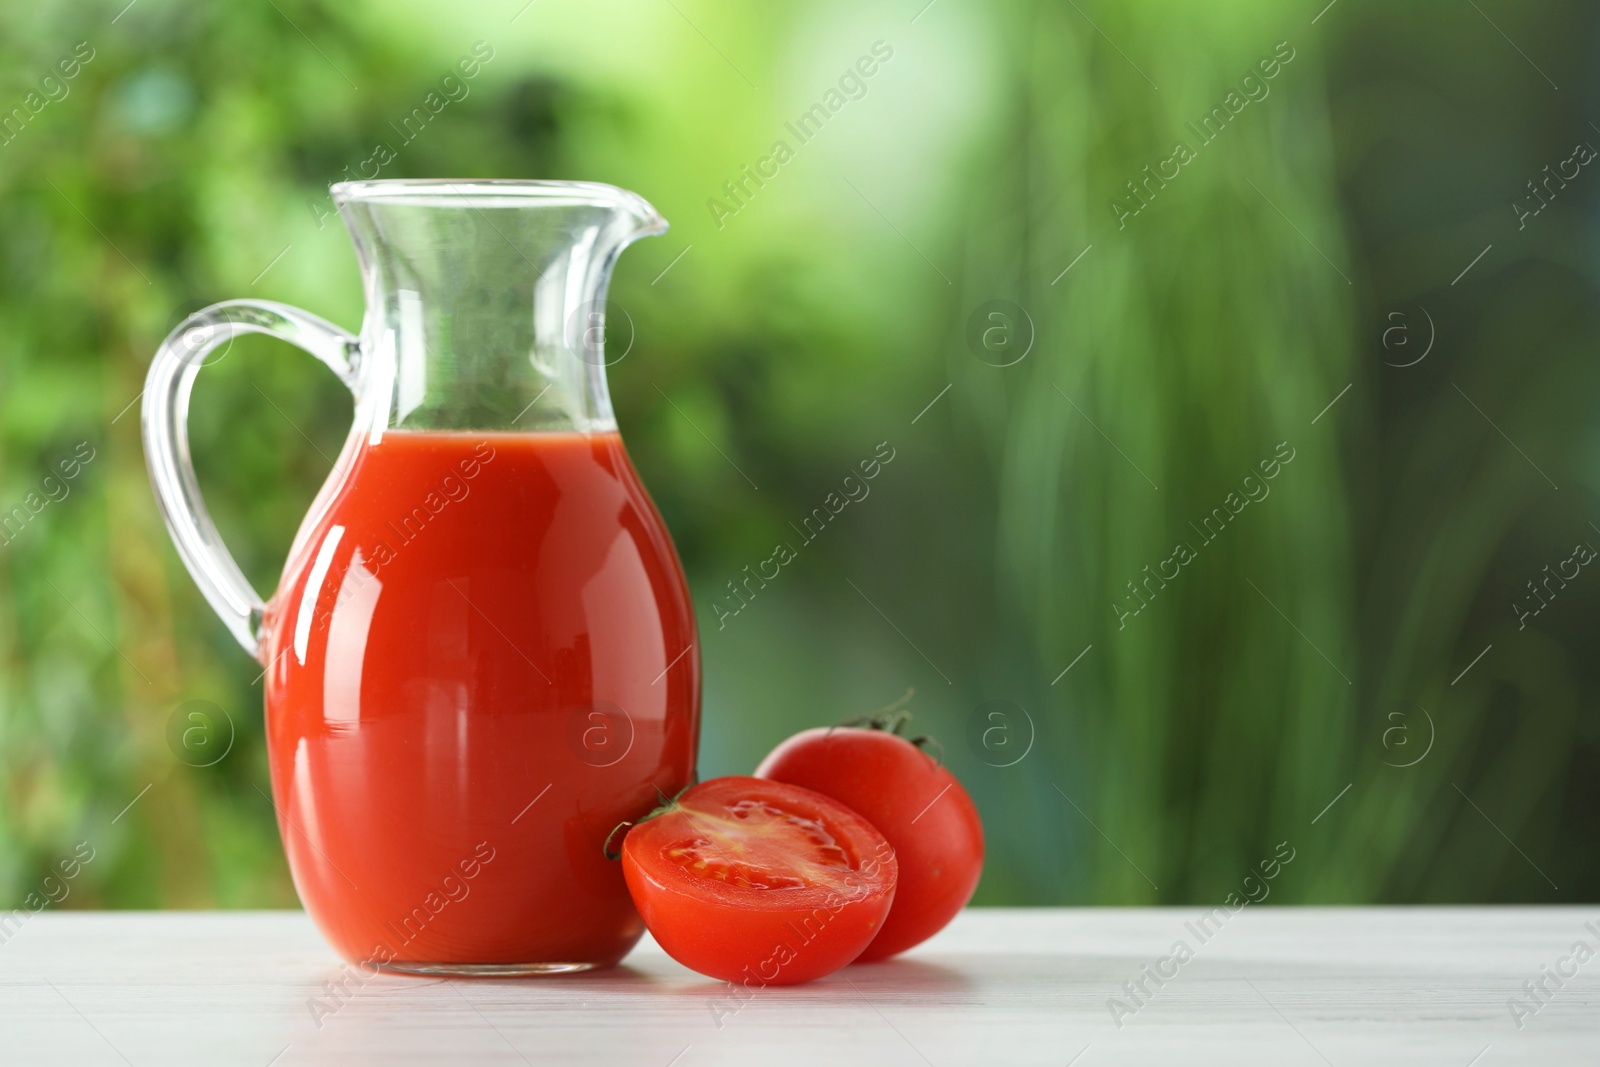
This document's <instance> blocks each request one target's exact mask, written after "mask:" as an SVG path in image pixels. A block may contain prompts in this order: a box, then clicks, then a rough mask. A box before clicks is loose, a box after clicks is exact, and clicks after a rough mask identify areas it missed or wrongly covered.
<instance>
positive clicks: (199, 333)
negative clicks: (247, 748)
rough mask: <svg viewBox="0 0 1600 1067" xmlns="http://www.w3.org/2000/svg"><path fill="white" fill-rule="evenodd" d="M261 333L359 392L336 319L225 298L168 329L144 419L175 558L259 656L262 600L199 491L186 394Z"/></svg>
mask: <svg viewBox="0 0 1600 1067" xmlns="http://www.w3.org/2000/svg"><path fill="white" fill-rule="evenodd" d="M243 333H264V334H267V335H269V336H271V337H276V338H278V339H280V340H283V341H288V342H289V343H290V344H292V345H295V346H296V347H298V348H302V349H304V350H305V351H307V352H309V353H311V355H313V356H315V357H316V358H317V359H319V360H321V361H322V362H323V363H325V364H326V365H327V366H328V367H329V368H330V369H332V371H333V373H335V374H337V375H338V376H339V380H340V381H342V382H344V384H345V385H346V386H347V387H349V389H350V391H351V392H352V393H354V392H356V391H357V374H358V370H359V362H358V355H359V351H360V347H359V342H358V341H357V339H356V337H355V336H354V335H352V334H350V333H348V332H346V331H345V330H342V329H340V328H339V327H337V326H335V325H334V324H333V323H331V322H328V321H326V320H324V319H321V318H318V317H317V316H315V315H312V314H310V313H309V312H305V311H301V310H300V309H299V308H294V307H290V306H289V305H287V304H279V303H275V302H272V301H267V300H227V301H224V302H223V303H220V304H213V305H211V306H210V307H208V308H205V309H203V310H201V311H197V312H195V313H194V314H193V315H190V316H189V317H188V318H187V319H184V320H183V322H181V323H179V324H178V326H177V328H176V329H174V330H173V331H172V332H171V333H170V334H168V335H167V338H166V340H164V341H162V342H161V347H160V348H159V349H157V350H156V355H155V359H153V360H152V361H151V363H150V373H149V375H148V376H147V377H146V378H145V386H144V403H143V408H142V411H141V421H142V424H143V433H144V454H145V462H146V464H147V465H148V466H149V468H150V483H151V485H152V486H153V487H154V488H155V494H156V501H157V503H158V504H159V505H160V506H161V516H162V518H163V519H165V520H166V523H167V530H168V532H169V533H170V534H171V535H172V541H173V544H175V545H176V546H177V549H178V556H179V558H181V559H182V560H183V563H184V566H186V567H188V568H189V574H190V575H191V576H192V577H193V578H194V580H195V584H196V585H198V586H199V587H200V592H201V593H203V594H204V595H205V598H206V600H207V601H208V602H209V603H210V604H211V607H212V610H214V611H215V612H216V613H217V614H218V615H220V616H221V617H222V621H223V622H224V623H226V624H227V626H228V629H229V631H231V632H232V634H233V636H234V637H235V638H236V639H237V640H238V642H239V644H241V645H243V646H244V649H245V651H246V652H249V653H250V654H251V655H252V656H254V657H255V658H256V659H258V660H259V659H260V658H261V623H262V619H263V617H264V615H265V612H266V602H265V601H263V600H262V599H261V597H260V595H259V594H257V593H256V591H255V589H254V588H253V587H252V586H251V585H250V581H249V579H247V578H246V577H245V576H244V573H243V572H242V571H240V570H239V565H238V564H237V563H235V562H234V559H233V555H232V554H231V553H230V552H229V551H228V548H227V546H226V545H224V544H223V543H222V535H221V534H219V533H218V532H217V528H216V526H215V525H214V524H213V523H212V521H211V514H210V512H208V511H207V510H206V505H205V501H204V500H203V499H202V498H201V496H200V483H199V481H198V480H197V479H196V478H195V474H194V464H193V462H192V460H191V458H190V454H189V426H188V419H189V395H190V393H191V392H193V390H194V379H195V375H196V374H198V373H199V372H200V368H201V367H202V366H203V365H204V364H205V361H206V357H207V356H208V355H210V354H211V352H212V351H214V350H215V349H216V348H217V347H218V346H219V345H221V344H223V343H225V342H227V341H231V340H232V339H233V338H234V337H237V336H238V335H239V334H243ZM196 337H198V338H199V340H194V338H196Z"/></svg>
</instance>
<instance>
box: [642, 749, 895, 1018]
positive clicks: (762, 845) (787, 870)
mask: <svg viewBox="0 0 1600 1067" xmlns="http://www.w3.org/2000/svg"><path fill="white" fill-rule="evenodd" d="M622 871H623V874H624V876H625V877H626V879H627V882H628V890H629V892H631V893H632V894H633V902H634V905H635V906H636V907H637V908H638V909H639V914H640V916H642V917H643V918H644V924H645V926H646V927H648V928H649V930H650V933H651V934H653V935H654V936H655V939H656V941H657V942H658V943H659V944H660V945H661V947H662V948H663V949H665V950H666V952H667V954H668V955H669V956H671V957H672V958H673V959H675V960H677V961H678V962H679V963H681V964H683V965H684V966H685V967H689V968H692V969H693V970H696V971H699V972H700V973H701V974H705V975H710V976H711V977H713V978H721V979H723V980H725V981H729V982H743V983H744V984H745V985H747V986H762V985H789V984H792V983H795V982H808V981H810V980H811V979H813V978H820V977H822V976H823V975H825V974H830V973H832V972H833V971H836V970H838V969H839V968H841V967H843V966H844V965H845V964H847V963H849V962H850V961H851V960H853V959H855V958H856V957H857V956H859V955H860V954H861V950H862V949H864V948H866V947H867V945H868V943H870V942H871V941H872V939H873V938H874V937H875V936H876V935H877V933H878V930H879V929H880V928H881V927H882V925H883V920H884V917H885V916H886V915H888V914H889V906H890V905H891V904H892V903H893V901H894V889H895V880H896V878H897V876H898V872H899V866H898V864H897V863H896V861H895V857H894V850H893V849H891V848H890V847H889V843H888V841H886V840H884V837H883V835H882V834H880V833H879V832H878V831H877V830H876V829H874V828H873V826H872V824H870V823H868V822H867V821H866V820H865V819H863V818H862V817H861V816H859V815H857V814H856V813H855V812H853V811H851V810H850V809H849V808H847V807H845V806H844V805H842V804H840V803H838V802H837V801H834V800H829V799H828V798H827V797H825V796H822V795H821V794H819V793H814V792H812V791H811V790H809V789H803V788H801V787H799V786H794V785H786V784H785V783H783V782H773V781H766V780H763V779H759V778H713V779H711V780H710V781H707V782H701V783H700V784H699V785H697V786H694V787H693V788H691V789H689V790H687V791H685V792H684V793H683V794H682V795H681V796H679V797H678V798H677V800H675V801H673V802H672V803H671V804H670V805H668V806H667V810H666V811H664V812H663V813H661V814H659V815H656V816H654V817H653V818H651V819H648V820H647V821H645V822H641V823H640V824H639V825H637V826H635V827H633V828H632V829H630V830H629V831H628V835H627V837H626V838H624V839H623V842H622Z"/></svg>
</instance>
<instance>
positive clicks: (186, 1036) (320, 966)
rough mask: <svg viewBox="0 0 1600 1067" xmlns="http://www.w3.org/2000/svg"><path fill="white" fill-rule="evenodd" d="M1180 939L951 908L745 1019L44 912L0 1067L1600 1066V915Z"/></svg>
mask: <svg viewBox="0 0 1600 1067" xmlns="http://www.w3.org/2000/svg"><path fill="white" fill-rule="evenodd" d="M1201 914H1202V909H1200V908H1160V909H1157V908H1149V909H1088V908H1083V909H1033V910H1023V909H982V910H977V909H974V910H969V911H968V912H966V913H964V914H963V915H962V916H961V917H960V918H959V919H958V920H957V921H956V922H955V923H954V924H953V925H952V926H951V927H950V928H949V929H948V930H946V931H945V932H944V933H942V934H941V935H939V936H938V937H937V938H935V939H934V940H933V941H930V942H928V943H927V944H925V945H923V946H921V947H919V948H918V949H916V950H914V951H913V952H911V953H909V954H908V955H907V956H905V957H902V958H901V959H899V960H896V961H891V962H889V963H882V964H872V965H863V966H859V967H852V968H848V969H846V970H845V971H843V972H840V973H838V974H835V975H832V976H831V977H828V978H825V979H823V980H821V981H819V982H815V983H812V984H810V985H806V986H800V987H795V988H787V989H767V990H761V991H758V992H756V993H755V994H754V995H753V996H752V997H750V998H749V999H748V1000H747V1001H742V1002H741V1001H739V1000H736V999H733V998H731V997H730V996H729V994H728V990H727V987H726V986H724V985H722V984H720V983H716V982H712V981H710V980H707V979H704V978H701V977H699V976H698V975H695V974H693V973H691V972H689V971H687V970H685V969H684V968H682V967H680V966H679V965H678V964H676V963H674V962H673V961H672V960H670V959H668V958H667V957H666V956H665V955H663V954H662V952H661V951H660V950H659V949H658V948H656V946H655V945H654V944H653V943H650V942H648V941H647V942H646V943H645V944H643V945H641V946H640V947H639V949H638V950H637V951H635V952H634V954H633V955H632V956H630V957H629V958H628V960H627V962H626V964H625V965H624V966H623V967H621V968H618V969H615V970H612V971H606V972H595V973H592V974H587V975H576V976H568V977H555V978H540V979H522V980H492V981H490V980H466V981H463V980H455V981H450V982H445V981H440V980H435V979H425V978H404V977H389V976H386V975H385V976H379V977H376V978H372V979H365V978H358V979H355V980H351V981H350V982H349V992H348V993H347V994H345V995H342V996H340V997H333V996H330V995H329V994H328V991H327V989H328V987H327V985H326V983H328V982H329V981H331V980H337V979H339V978H341V977H344V976H346V975H347V974H348V973H349V972H347V971H345V970H343V969H342V967H341V963H340V961H339V960H338V959H337V958H336V957H335V956H334V955H333V953H332V952H331V951H330V950H329V949H328V948H327V946H326V945H324V944H323V942H322V940H321V939H320V938H319V937H318V935H317V933H316V931H315V930H314V929H313V928H312V926H311V923H310V921H309V920H308V919H306V917H305V916H304V915H302V914H301V913H298V912H79V913H50V912H45V913H42V914H40V915H37V916H34V917H31V918H29V919H28V921H27V922H26V923H25V924H24V925H23V927H22V928H21V929H20V930H19V931H17V932H16V933H15V934H14V935H13V936H12V937H11V938H10V940H9V941H8V942H7V943H5V944H3V945H0V1064H3V1065H5V1067H13V1065H31V1064H35V1063H39V1064H43V1063H63V1064H75V1065H76V1064H82V1065H93V1064H113V1065H115V1064H133V1065H138V1067H143V1065H146V1064H149V1065H183V1064H239V1065H243V1067H268V1065H269V1064H270V1065H274V1067H292V1065H295V1064H335V1063H336V1064H341V1065H347V1064H352V1063H384V1064H406V1063H450V1064H455V1063H485V1064H522V1063H531V1064H590V1063H626V1064H641V1065H644V1067H669V1065H670V1067H694V1065H700V1064H741V1065H744V1064H753V1065H762V1067H765V1065H777V1064H806V1065H812V1067H814V1065H819V1064H821V1065H826V1067H833V1065H836V1064H845V1063H863V1064H873V1065H894V1064H906V1065H912V1067H915V1065H920V1064H933V1065H939V1067H943V1065H946V1064H1008V1063H1018V1064H1055V1065H1057V1067H1063V1065H1067V1064H1072V1065H1074V1067H1098V1065H1102V1064H1145V1063H1148V1064H1158V1063H1159V1064H1194V1065H1199V1064H1228V1065H1230V1067H1232V1065H1238V1064H1250V1063H1271V1064H1290V1065H1293V1064H1311V1065H1315V1064H1332V1065H1339V1067H1343V1065H1345V1064H1350V1065H1355V1064H1372V1063H1395V1064H1419V1065H1426V1064H1438V1065H1441V1067H1469V1065H1471V1067H1494V1065H1498V1064H1505V1063H1550V1064H1554V1063H1562V1064H1565V1063H1572V1064H1578V1063H1583V1064H1595V1063H1600V956H1597V957H1596V958H1594V959H1590V958H1589V955H1588V954H1586V953H1584V952H1578V953H1576V954H1574V948H1575V946H1576V945H1577V944H1578V943H1579V942H1583V943H1584V944H1585V945H1586V946H1587V948H1588V950H1589V951H1590V952H1600V906H1596V907H1579V908H1554V907H1548V908H1546V907H1541V908H1273V907H1247V908H1245V909H1244V910H1243V911H1241V912H1240V913H1238V914H1237V915H1235V916H1233V917H1231V918H1229V919H1227V921H1226V924H1225V925H1223V926H1222V927H1221V929H1220V930H1217V929H1213V928H1212V927H1210V926H1207V927H1204V928H1202V927H1200V926H1198V925H1196V924H1197V923H1198V920H1199V917H1200V915H1201ZM1590 923H1592V924H1593V927H1592V928H1591V927H1590V926H1589V925H1587V924H1590ZM1199 934H1209V937H1207V938H1205V939H1204V940H1202V938H1201V937H1200V936H1197V935H1199ZM1180 941H1181V942H1183V943H1184V945H1185V946H1186V949H1187V953H1188V955H1189V958H1188V959H1186V960H1183V961H1181V962H1180V961H1179V960H1178V958H1177V956H1175V955H1174V948H1175V945H1176V944H1177V943H1178V942H1180ZM1178 955H1183V953H1179V954H1178ZM1146 965H1148V966H1149V967H1150V968H1151V973H1152V974H1155V975H1156V978H1145V977H1144V968H1145V967H1146ZM1574 971H1576V976H1575V977H1570V978H1567V977H1562V978H1560V979H1559V981H1560V982H1561V983H1562V984H1561V985H1560V986H1559V987H1558V986H1557V985H1556V980H1554V979H1550V978H1546V977H1544V976H1545V975H1546V974H1547V973H1550V974H1556V973H1558V972H1565V973H1568V974H1571V973H1572V972H1574ZM1162 972H1165V973H1166V974H1168V975H1171V977H1165V978H1163V977H1161V973H1162ZM1141 978H1143V984H1144V987H1145V989H1146V990H1148V993H1149V995H1148V996H1145V995H1143V994H1141V993H1138V991H1137V989H1136V990H1135V994H1134V995H1133V996H1130V995H1129V993H1128V992H1127V991H1125V990H1124V988H1123V986H1124V983H1127V982H1133V983H1137V982H1138V981H1139V980H1140V979H1141ZM1541 979H1542V980H1543V982H1544V987H1545V990H1547V991H1548V992H1538V993H1537V996H1530V994H1529V993H1528V991H1527V990H1526V989H1525V988H1524V986H1523V983H1524V982H1536V981H1539V980H1541ZM1158 981H1159V984H1158ZM1113 999H1115V1000H1117V1001H1120V1002H1121V1005H1122V1007H1121V1008H1117V1006H1116V1005H1115V1004H1113V1003H1112V1001H1113ZM1516 1005H1520V1006H1521V1009H1522V1010H1521V1011H1514V1006H1516ZM1119 1024H1120V1025H1119ZM1519 1024H1520V1025H1519Z"/></svg>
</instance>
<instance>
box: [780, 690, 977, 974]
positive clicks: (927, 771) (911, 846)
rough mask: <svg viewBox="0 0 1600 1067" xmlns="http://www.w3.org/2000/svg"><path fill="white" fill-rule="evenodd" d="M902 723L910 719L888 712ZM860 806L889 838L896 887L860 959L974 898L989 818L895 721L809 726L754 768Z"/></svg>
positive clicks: (884, 951)
mask: <svg viewBox="0 0 1600 1067" xmlns="http://www.w3.org/2000/svg"><path fill="white" fill-rule="evenodd" d="M890 721H892V722H894V723H895V726H896V727H899V726H902V725H903V724H904V721H905V720H904V718H900V719H898V720H890ZM756 777H758V778H771V779H773V780H775V781H779V782H787V783H789V784H791V785H798V786H803V787H805V788H806V789H812V790H815V791H816V792H818V793H821V794H823V795H824V796H828V797H832V798H833V799H834V800H837V801H839V802H840V803H841V804H843V805H845V806H846V807H848V808H850V809H851V810H852V811H855V812H857V813H858V814H860V815H861V816H862V817H863V818H865V819H866V820H867V821H868V822H870V823H871V824H872V825H873V826H875V827H877V828H878V830H879V832H880V833H882V834H883V836H884V837H885V838H887V839H888V841H889V844H890V846H891V847H893V849H894V853H895V858H896V859H897V860H898V861H899V864H900V880H899V886H898V888H897V889H896V890H895V897H894V905H893V906H892V907H891V908H890V909H889V917H888V918H887V919H886V920H885V921H884V924H883V929H882V930H880V931H879V932H878V936H877V937H875V938H874V939H873V941H872V943H871V944H870V945H868V946H867V949H866V951H865V952H863V953H862V954H861V956H860V957H859V959H860V960H861V961H863V962H865V961H870V960H881V959H887V958H888V957H890V956H893V955H895V954H896V953H900V952H904V951H905V950H906V949H908V948H910V947H911V946H913V945H916V944H919V943H920V942H922V941H925V940H927V939H928V938H930V937H932V936H933V935H934V934H936V933H938V932H939V931H940V930H941V929H943V928H944V926H945V924H946V923H948V922H949V921H950V920H951V919H953V918H955V916H956V913H957V912H959V911H960V910H961V909H962V908H963V907H965V906H966V903H967V901H969V900H971V899H972V893H973V890H974V889H976V888H977V886H978V876H979V875H980V874H981V873H982V871H983V825H982V823H981V822H980V821H979V819H978V809H977V808H976V807H975V806H974V805H973V803H972V798H971V797H970V796H969V795H968V794H967V791H966V790H965V789H964V788H962V786H961V783H960V782H958V781H956V779H955V776H954V775H952V774H951V773H950V771H949V770H948V769H947V768H945V767H944V766H943V765H942V764H941V763H940V762H939V761H938V760H936V759H935V758H934V757H933V756H931V755H929V754H928V753H926V752H924V751H922V749H920V748H919V747H917V745H915V744H913V743H912V742H910V741H908V740H906V739H905V738H904V737H901V736H899V735H898V734H897V733H895V732H890V730H889V729H880V728H859V727H854V726H839V727H833V728H828V729H816V730H806V731H805V732H803V733H798V734H796V735H794V736H793V737H791V738H789V740H787V741H785V742H783V743H782V744H781V745H779V746H778V747H777V748H775V749H773V750H772V753H771V754H770V755H769V756H767V758H766V759H764V760H762V761H761V766H760V767H758V768H756Z"/></svg>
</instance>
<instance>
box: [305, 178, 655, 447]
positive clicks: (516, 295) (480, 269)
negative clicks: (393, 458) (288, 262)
mask: <svg viewBox="0 0 1600 1067" xmlns="http://www.w3.org/2000/svg"><path fill="white" fill-rule="evenodd" d="M332 192H333V198H334V203H335V204H336V205H338V208H339V212H340V215H341V216H342V217H343V219H344V221H345V225H346V226H347V228H348V229H349V231H350V235H351V238H352V239H353V240H354V242H355V245H356V255H357V259H358V260H359V261H360V264H361V270H362V276H363V284H364V286H365V288H366V298H367V312H366V319H365V320H364V322H363V324H362V330H361V339H360V341H361V343H360V356H359V364H360V366H359V368H358V397H359V403H360V404H361V406H362V410H360V411H358V414H357V420H358V424H360V425H362V426H363V429H365V430H366V431H367V432H368V433H369V434H370V435H372V436H374V437H377V436H379V435H381V434H382V433H383V432H384V431H386V430H391V429H416V430H568V429H576V430H580V431H583V432H601V431H606V430H612V429H615V426H616V424H615V419H614V417H613V416H612V412H611V399H610V395H609V392H608V390H607V387H606V379H605V366H606V362H607V355H606V347H605V340H606V338H605V333H606V331H605V308H606V290H607V288H608V286H609V284H610V280H611V271H612V268H613V266H615V264H616V260H617V257H618V255H619V254H620V253H621V252H622V250H623V249H624V248H626V247H627V246H628V245H629V244H631V243H633V242H634V241H636V240H638V239H639V238H641V237H648V236H652V235H655V234H660V233H664V232H665V231H666V228H667V223H666V220H665V219H663V218H662V217H661V215H660V214H659V213H658V212H657V211H656V210H655V208H653V207H652V206H650V204H649V203H648V202H646V201H645V200H644V199H643V198H642V197H640V196H637V195H635V194H634V193H630V192H628V191H626V190H624V189H618V188H616V187H614V186H609V185H600V184H595V183H589V182H543V181H450V180H437V179H433V180H426V181H371V182H344V183H340V184H338V185H335V186H333V189H332ZM611 358H618V357H617V356H613V357H611Z"/></svg>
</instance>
